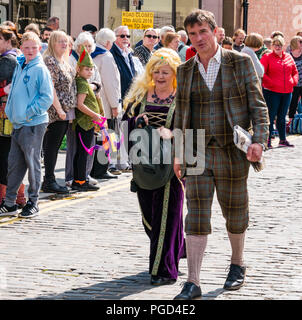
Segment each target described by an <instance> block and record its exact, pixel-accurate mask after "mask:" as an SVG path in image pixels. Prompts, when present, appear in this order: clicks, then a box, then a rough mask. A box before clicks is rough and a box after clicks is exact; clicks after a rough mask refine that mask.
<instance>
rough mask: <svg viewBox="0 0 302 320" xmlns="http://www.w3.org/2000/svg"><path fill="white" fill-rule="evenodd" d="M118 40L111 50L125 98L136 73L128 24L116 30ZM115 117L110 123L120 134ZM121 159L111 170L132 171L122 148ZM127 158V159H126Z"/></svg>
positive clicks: (122, 96) (116, 172)
mask: <svg viewBox="0 0 302 320" xmlns="http://www.w3.org/2000/svg"><path fill="white" fill-rule="evenodd" d="M114 33H115V36H116V40H115V42H114V43H113V45H112V48H111V50H110V52H111V53H112V55H113V58H114V60H115V63H116V65H117V67H118V70H119V73H120V82H121V98H122V100H123V99H124V97H125V95H126V94H127V91H128V89H129V88H130V86H131V83H132V80H133V78H134V77H135V75H136V71H135V67H134V62H133V58H132V56H133V54H132V52H131V51H130V49H129V47H130V33H129V29H128V27H127V26H119V27H117V28H116V29H115V30H114ZM113 123H114V119H111V120H110V121H108V125H109V126H110V127H111V128H112V129H115V131H116V133H117V134H120V132H118V131H119V129H118V128H116V126H117V127H119V126H120V119H116V120H115V128H113V126H114V125H113ZM119 153H120V158H121V160H118V162H119V163H118V165H117V167H115V166H114V165H113V163H112V164H111V165H110V168H109V172H110V173H113V174H120V170H118V167H120V169H122V172H129V171H131V169H130V165H129V163H128V157H127V155H126V153H125V150H124V149H123V147H122V149H121V150H120V151H119ZM126 158H127V159H126Z"/></svg>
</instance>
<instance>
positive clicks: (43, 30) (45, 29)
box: [41, 27, 53, 35]
mask: <svg viewBox="0 0 302 320" xmlns="http://www.w3.org/2000/svg"><path fill="white" fill-rule="evenodd" d="M45 31H49V32H52V31H53V30H52V29H51V28H49V27H44V28H43V29H41V35H42V34H43V33H44V32H45Z"/></svg>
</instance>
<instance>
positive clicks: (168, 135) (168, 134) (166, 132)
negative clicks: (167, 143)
mask: <svg viewBox="0 0 302 320" xmlns="http://www.w3.org/2000/svg"><path fill="white" fill-rule="evenodd" d="M157 132H158V133H159V135H160V137H161V138H162V139H166V140H169V139H172V138H173V133H172V131H171V130H170V129H168V128H165V127H163V126H162V127H160V128H157Z"/></svg>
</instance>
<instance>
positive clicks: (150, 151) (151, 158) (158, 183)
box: [130, 102, 175, 192]
mask: <svg viewBox="0 0 302 320" xmlns="http://www.w3.org/2000/svg"><path fill="white" fill-rule="evenodd" d="M174 109H175V102H173V103H172V105H171V106H170V109H169V112H168V115H167V119H166V124H165V127H166V128H170V127H171V123H172V118H173V113H174ZM144 111H145V103H143V102H142V106H141V110H140V114H141V113H143V112H144ZM138 130H144V132H143V133H142V134H141V135H139V138H140V140H139V141H137V142H140V144H141V145H142V146H149V148H142V149H140V150H139V151H138V153H137V156H139V158H140V160H141V161H140V163H138V164H134V161H132V160H133V158H132V159H131V152H130V160H131V162H132V163H133V164H132V172H133V181H132V186H131V190H132V191H134V192H135V185H137V186H138V187H139V188H141V189H146V190H155V189H158V188H161V187H163V186H165V185H166V184H167V183H168V182H169V181H170V180H171V179H172V177H173V176H174V170H173V157H172V150H171V145H170V141H169V140H166V141H164V140H163V139H162V138H160V137H159V133H158V132H157V131H156V128H155V127H153V126H150V125H148V126H145V127H143V128H142V129H138ZM152 132H153V134H152ZM152 135H153V138H154V137H155V139H152ZM157 135H158V136H157ZM144 140H146V141H144ZM137 142H136V143H137ZM136 143H134V144H133V146H135V144H136ZM167 157H168V158H167Z"/></svg>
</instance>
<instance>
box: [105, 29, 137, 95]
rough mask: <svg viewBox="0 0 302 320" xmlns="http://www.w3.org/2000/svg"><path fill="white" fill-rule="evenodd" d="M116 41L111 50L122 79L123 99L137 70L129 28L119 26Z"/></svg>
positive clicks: (116, 31) (115, 31)
mask: <svg viewBox="0 0 302 320" xmlns="http://www.w3.org/2000/svg"><path fill="white" fill-rule="evenodd" d="M114 33H115V36H116V40H115V41H114V44H113V46H112V48H111V50H110V52H111V53H112V55H113V57H114V60H115V62H116V64H117V67H118V69H119V72H120V77H121V93H122V99H123V98H124V96H125V94H126V92H127V91H128V89H129V87H130V85H131V83H132V79H133V77H134V76H135V74H136V72H135V68H134V63H133V58H132V55H133V53H132V52H131V51H130V49H129V47H130V34H129V29H128V27H127V26H119V27H117V28H116V29H115V30H114Z"/></svg>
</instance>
